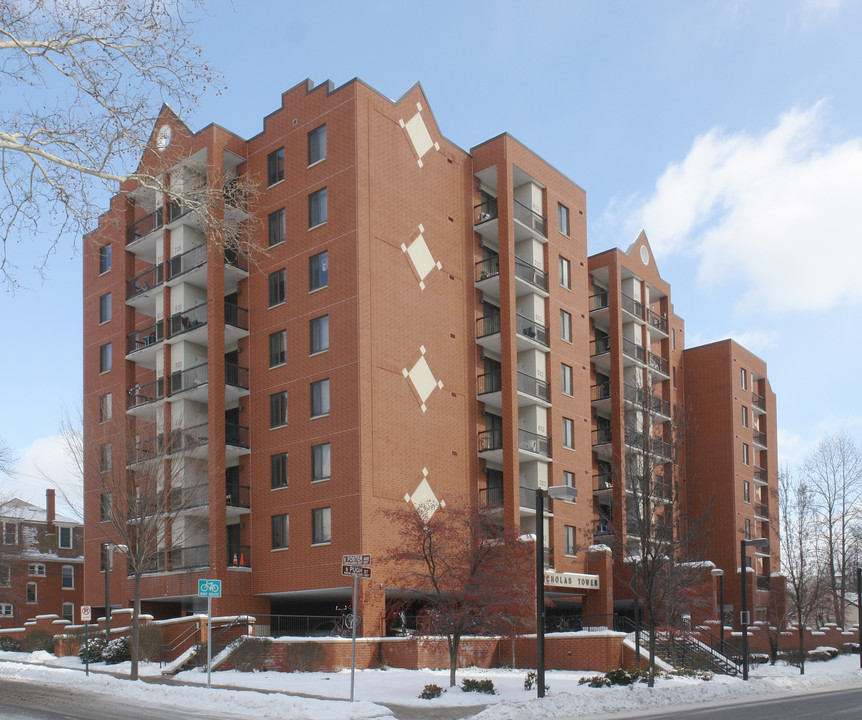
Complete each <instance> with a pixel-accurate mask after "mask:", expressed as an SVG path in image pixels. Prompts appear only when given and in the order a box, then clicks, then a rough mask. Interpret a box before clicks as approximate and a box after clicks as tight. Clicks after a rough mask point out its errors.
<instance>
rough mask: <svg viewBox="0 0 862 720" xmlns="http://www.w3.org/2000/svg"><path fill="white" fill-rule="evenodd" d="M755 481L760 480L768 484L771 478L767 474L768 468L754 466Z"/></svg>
mask: <svg viewBox="0 0 862 720" xmlns="http://www.w3.org/2000/svg"><path fill="white" fill-rule="evenodd" d="M754 479H755V480H759V481H760V482H767V481H768V480H769V476H768V475H767V473H766V468H764V467H759V466H758V465H755V466H754Z"/></svg>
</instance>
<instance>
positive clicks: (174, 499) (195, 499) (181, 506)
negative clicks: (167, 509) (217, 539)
mask: <svg viewBox="0 0 862 720" xmlns="http://www.w3.org/2000/svg"><path fill="white" fill-rule="evenodd" d="M209 502H210V497H209V486H208V485H204V484H200V485H191V486H189V487H174V488H171V510H172V511H173V512H175V513H176V512H186V511H194V510H200V511H201V513H197V514H203V515H206V514H207V513H208V510H207V508H208V507H209Z"/></svg>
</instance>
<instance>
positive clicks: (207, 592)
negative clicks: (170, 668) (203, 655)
mask: <svg viewBox="0 0 862 720" xmlns="http://www.w3.org/2000/svg"><path fill="white" fill-rule="evenodd" d="M198 597H205V598H206V599H207V690H209V689H211V687H212V684H211V673H212V645H213V598H214V597H215V598H220V597H221V580H198Z"/></svg>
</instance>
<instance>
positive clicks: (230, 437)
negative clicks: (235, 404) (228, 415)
mask: <svg viewBox="0 0 862 720" xmlns="http://www.w3.org/2000/svg"><path fill="white" fill-rule="evenodd" d="M224 441H225V444H226V445H228V446H230V447H233V448H241V449H243V450H246V451H247V450H248V427H247V426H245V425H237V424H235V423H225V426H224ZM235 454H238V455H243V454H245V453H242V452H240V453H235ZM229 455H230V453H229Z"/></svg>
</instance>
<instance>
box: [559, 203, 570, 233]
mask: <svg viewBox="0 0 862 720" xmlns="http://www.w3.org/2000/svg"><path fill="white" fill-rule="evenodd" d="M557 220H558V221H559V227H560V232H561V233H562V234H563V235H565V236H566V237H568V236H569V208H567V207H566V206H565V205H563V203H557Z"/></svg>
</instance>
